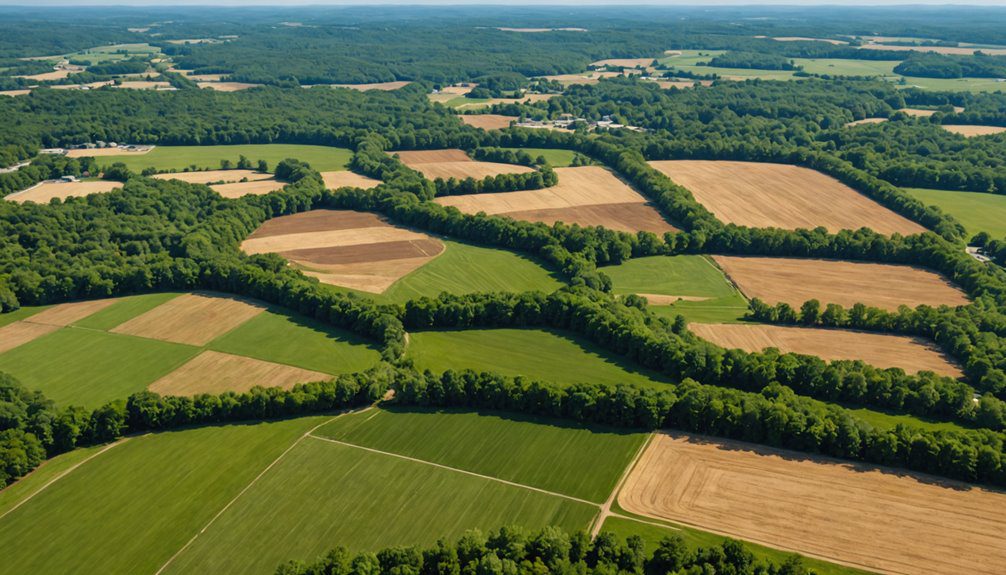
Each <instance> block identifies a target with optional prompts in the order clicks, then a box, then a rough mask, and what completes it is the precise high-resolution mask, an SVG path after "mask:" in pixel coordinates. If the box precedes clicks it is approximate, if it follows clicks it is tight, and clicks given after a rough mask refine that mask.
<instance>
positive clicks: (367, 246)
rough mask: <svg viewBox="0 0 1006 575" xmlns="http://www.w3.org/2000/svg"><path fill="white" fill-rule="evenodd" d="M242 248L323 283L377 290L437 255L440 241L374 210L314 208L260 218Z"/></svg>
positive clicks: (363, 289)
mask: <svg viewBox="0 0 1006 575" xmlns="http://www.w3.org/2000/svg"><path fill="white" fill-rule="evenodd" d="M241 249H243V250H244V251H245V252H247V253H249V254H258V253H277V254H279V255H281V256H283V257H284V258H286V259H287V260H289V261H290V263H291V264H292V265H294V266H296V267H298V268H300V269H301V270H302V271H303V272H304V273H306V274H307V275H310V276H314V277H316V278H318V279H319V280H321V281H322V282H324V283H329V284H334V285H340V286H344V287H348V288H351V289H355V290H360V291H367V292H371V293H381V292H383V291H385V290H386V289H388V288H389V287H391V285H392V284H393V283H395V282H396V281H398V280H399V279H400V278H402V277H403V276H405V275H407V274H408V273H410V272H412V271H413V270H415V269H417V268H419V267H421V266H422V265H424V264H425V263H427V262H429V261H430V260H432V259H433V258H434V257H436V256H438V255H440V253H441V252H443V250H444V245H443V243H442V242H440V240H437V239H436V238H433V237H430V236H428V235H426V234H424V233H421V232H416V231H412V230H409V229H406V228H402V227H399V226H395V225H392V224H390V223H388V222H387V221H386V220H384V219H383V218H381V217H379V216H377V215H375V214H371V213H367V212H354V211H350V210H314V211H310V212H302V213H300V214H294V215H291V216H283V217H280V218H274V219H272V220H269V221H267V222H265V223H264V224H262V225H261V226H260V227H259V228H258V229H257V230H255V232H254V233H252V235H250V236H249V237H248V239H246V240H245V241H244V242H243V243H242V244H241Z"/></svg>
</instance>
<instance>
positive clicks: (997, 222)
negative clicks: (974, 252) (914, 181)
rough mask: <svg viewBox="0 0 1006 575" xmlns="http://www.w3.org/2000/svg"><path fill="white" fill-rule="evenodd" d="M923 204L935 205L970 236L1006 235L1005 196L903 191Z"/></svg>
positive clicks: (913, 189)
mask: <svg viewBox="0 0 1006 575" xmlns="http://www.w3.org/2000/svg"><path fill="white" fill-rule="evenodd" d="M905 191H907V192H908V193H909V194H911V195H912V196H914V197H915V198H916V199H918V200H920V201H922V202H923V203H924V204H926V205H934V206H937V207H939V208H940V209H941V210H943V211H944V212H946V213H948V214H950V215H952V216H954V218H956V219H957V220H958V221H959V222H961V223H962V224H964V227H965V228H967V231H968V234H969V236H971V235H974V234H977V233H978V232H988V233H989V234H991V235H992V236H993V237H996V238H1001V237H1004V236H1006V196H1004V195H1002V194H990V193H985V192H956V191H946V190H926V189H918V188H906V189H905Z"/></svg>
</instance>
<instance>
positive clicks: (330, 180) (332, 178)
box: [321, 170, 381, 190]
mask: <svg viewBox="0 0 1006 575" xmlns="http://www.w3.org/2000/svg"><path fill="white" fill-rule="evenodd" d="M321 179H322V180H324V181H325V187H326V188H328V189H330V190H335V189H338V188H344V187H347V186H348V187H351V188H363V189H364V190H369V189H370V188H375V187H377V186H378V185H380V183H381V180H375V179H374V178H368V177H367V176H361V175H360V174H357V173H354V172H350V171H349V170H340V171H338V172H322V173H321Z"/></svg>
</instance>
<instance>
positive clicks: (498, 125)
mask: <svg viewBox="0 0 1006 575" xmlns="http://www.w3.org/2000/svg"><path fill="white" fill-rule="evenodd" d="M519 119H520V118H518V117H517V116H502V115H500V114H468V115H465V116H461V121H462V122H464V123H465V124H468V125H469V126H472V127H475V128H482V129H483V130H502V129H503V128H509V127H510V122H514V121H517V120H519Z"/></svg>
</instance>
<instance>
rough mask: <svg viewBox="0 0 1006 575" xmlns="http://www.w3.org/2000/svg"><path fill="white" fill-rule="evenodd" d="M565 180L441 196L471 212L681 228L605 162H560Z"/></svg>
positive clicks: (630, 228) (616, 226)
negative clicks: (570, 165)
mask: <svg viewBox="0 0 1006 575" xmlns="http://www.w3.org/2000/svg"><path fill="white" fill-rule="evenodd" d="M555 173H556V175H557V176H558V177H559V183H558V184H556V185H555V186H552V187H551V188H545V189H541V190H528V191H522V192H502V193H488V194H472V195H461V196H447V197H441V198H437V199H436V200H435V201H436V202H437V203H438V204H440V205H443V206H453V207H456V208H458V209H459V210H461V211H462V212H465V213H468V214H475V213H478V212H485V213H487V214H489V215H494V214H495V215H505V216H507V217H511V218H513V219H515V220H525V221H530V222H544V223H547V224H552V223H555V222H563V223H566V224H579V225H581V226H604V227H606V228H608V229H612V230H617V231H623V232H637V231H648V232H654V233H657V234H663V233H664V232H671V231H674V230H676V229H677V228H675V227H674V226H673V225H671V224H670V223H668V222H667V220H666V219H664V218H663V217H662V216H661V215H660V213H659V212H658V211H657V210H656V209H654V208H653V207H652V206H651V205H649V203H648V202H647V201H646V198H644V197H643V196H641V195H640V194H639V193H638V192H636V191H635V190H633V189H632V188H630V187H629V186H628V185H627V184H625V182H623V181H622V180H620V179H618V178H617V177H616V176H615V175H614V174H612V173H611V172H610V171H608V170H606V169H605V168H602V167H599V166H582V167H577V168H556V170H555Z"/></svg>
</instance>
